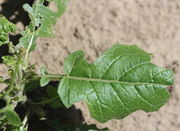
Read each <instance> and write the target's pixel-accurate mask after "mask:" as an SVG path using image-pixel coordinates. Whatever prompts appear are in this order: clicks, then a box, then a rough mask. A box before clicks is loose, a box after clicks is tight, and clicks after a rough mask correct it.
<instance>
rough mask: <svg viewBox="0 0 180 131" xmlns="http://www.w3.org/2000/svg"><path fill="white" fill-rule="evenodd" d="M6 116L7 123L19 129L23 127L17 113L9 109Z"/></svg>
mask: <svg viewBox="0 0 180 131" xmlns="http://www.w3.org/2000/svg"><path fill="white" fill-rule="evenodd" d="M5 114H6V118H7V121H8V123H9V124H10V125H13V126H15V127H18V126H20V125H21V120H20V118H19V116H18V114H17V113H16V112H15V111H13V110H11V109H7V110H6V111H5Z"/></svg>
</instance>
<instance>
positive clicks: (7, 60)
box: [2, 56, 17, 66]
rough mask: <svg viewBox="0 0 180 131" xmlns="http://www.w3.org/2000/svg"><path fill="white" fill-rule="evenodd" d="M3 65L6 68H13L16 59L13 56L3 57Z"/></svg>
mask: <svg viewBox="0 0 180 131" xmlns="http://www.w3.org/2000/svg"><path fill="white" fill-rule="evenodd" d="M2 59H3V63H4V64H5V65H7V66H14V65H15V64H16V62H17V61H16V59H15V57H13V56H3V57H2Z"/></svg>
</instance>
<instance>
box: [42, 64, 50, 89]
mask: <svg viewBox="0 0 180 131" xmlns="http://www.w3.org/2000/svg"><path fill="white" fill-rule="evenodd" d="M40 71H41V75H42V77H41V79H40V85H41V87H43V86H46V85H47V84H48V83H49V82H50V80H51V79H50V78H49V77H47V75H48V72H47V69H46V68H45V67H41V69H40Z"/></svg>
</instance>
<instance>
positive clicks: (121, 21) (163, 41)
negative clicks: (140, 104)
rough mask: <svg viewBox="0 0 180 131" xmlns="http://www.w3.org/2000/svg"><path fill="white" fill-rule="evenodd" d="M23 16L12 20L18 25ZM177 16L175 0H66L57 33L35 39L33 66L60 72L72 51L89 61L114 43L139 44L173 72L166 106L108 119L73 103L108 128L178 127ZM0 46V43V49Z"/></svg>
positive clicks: (179, 5) (151, 130)
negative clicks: (99, 118)
mask: <svg viewBox="0 0 180 131" xmlns="http://www.w3.org/2000/svg"><path fill="white" fill-rule="evenodd" d="M0 1H2V0H0ZM6 1H8V0H6ZM10 1H14V0H10ZM51 7H53V5H51ZM11 8H12V7H11ZM14 8H15V9H16V8H17V7H14ZM0 10H1V12H2V7H0ZM7 12H8V11H7ZM4 14H7V13H4ZM24 17H26V16H24ZM9 18H10V17H9ZM12 19H13V18H12ZM26 20H27V19H25V20H24V19H21V20H17V21H15V23H16V24H17V25H18V26H19V30H21V29H22V25H23V24H26V22H23V21H26ZM179 22H180V1H179V0H158V1H157V0H149V1H147V0H111V1H107V0H81V1H80V0H69V3H68V8H67V10H66V12H65V14H64V15H63V17H62V18H61V19H59V21H58V23H57V25H56V27H55V30H54V32H55V34H56V37H54V38H52V39H44V38H41V39H39V40H38V42H37V43H38V45H37V50H36V51H34V52H33V53H32V54H31V63H32V64H33V63H37V65H38V66H37V69H38V68H39V67H40V66H46V67H47V68H48V69H49V71H50V72H51V73H63V62H64V59H65V58H66V57H67V56H68V54H69V53H71V52H73V51H76V50H83V51H84V52H86V58H87V59H88V61H89V62H93V61H94V60H95V59H96V58H97V57H98V56H99V55H100V54H101V53H102V52H103V51H105V50H106V49H108V48H109V47H111V46H112V45H113V44H114V43H121V44H135V45H138V46H139V47H141V48H143V49H144V50H146V51H147V52H150V53H152V54H153V57H152V61H153V62H154V63H155V64H157V65H159V66H163V67H166V68H171V69H173V71H174V72H175V76H174V78H175V84H174V85H173V88H172V89H171V97H170V99H169V101H168V103H167V104H166V105H165V106H163V107H162V108H161V109H160V110H159V111H157V112H153V113H145V112H143V111H137V112H134V113H132V114H131V115H129V116H128V117H126V118H124V119H122V120H110V121H108V122H106V123H99V122H97V121H96V120H94V119H93V118H91V117H90V115H89V112H88V109H87V107H86V105H85V104H84V103H83V102H79V103H77V104H75V106H76V108H79V109H81V110H82V112H83V116H84V119H85V121H86V122H87V123H89V124H96V125H97V126H98V127H100V128H103V127H108V128H109V129H110V130H111V131H130V130H131V131H179V130H180V115H179V114H180V88H179V87H180V79H179V78H180V67H179V65H180V58H179V57H180V23H179ZM3 51H4V49H3V50H2V49H0V55H2V54H4V53H2V52H3ZM37 71H38V70H37ZM5 72H6V68H5V67H4V66H3V65H1V66H0V74H1V75H4V76H7V75H6V73H5ZM0 90H1V89H0Z"/></svg>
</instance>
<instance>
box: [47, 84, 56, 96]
mask: <svg viewBox="0 0 180 131" xmlns="http://www.w3.org/2000/svg"><path fill="white" fill-rule="evenodd" d="M46 91H47V93H48V95H49V96H50V97H55V96H58V94H57V88H55V87H53V86H51V85H48V86H47V88H46Z"/></svg>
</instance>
